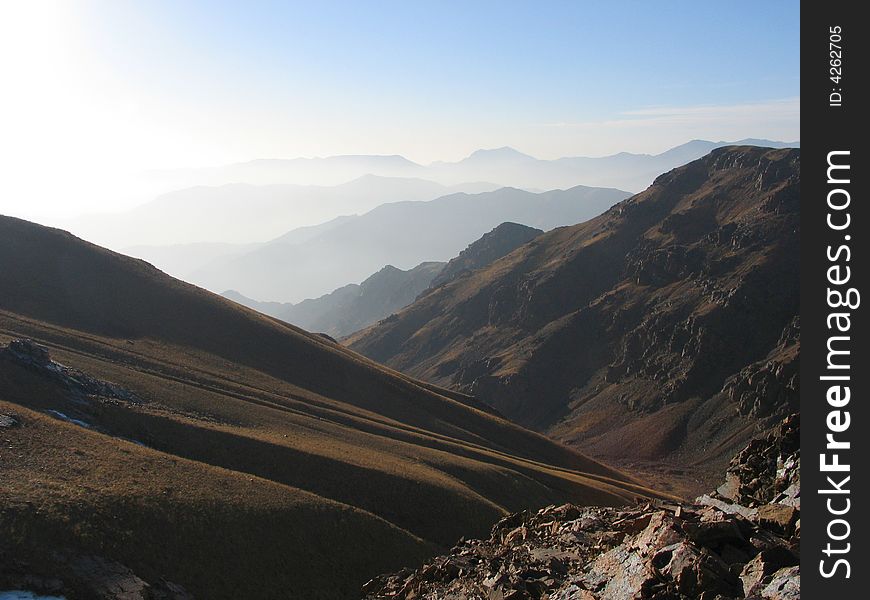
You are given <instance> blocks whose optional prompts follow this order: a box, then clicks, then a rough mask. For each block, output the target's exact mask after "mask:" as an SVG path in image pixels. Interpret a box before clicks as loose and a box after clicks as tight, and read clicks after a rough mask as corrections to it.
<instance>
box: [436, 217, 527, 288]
mask: <svg viewBox="0 0 870 600" xmlns="http://www.w3.org/2000/svg"><path fill="white" fill-rule="evenodd" d="M542 233H544V232H543V231H542V230H540V229H535V228H534V227H527V226H525V225H520V224H518V223H502V224H501V225H499V226H498V227H496V228H495V229H493V230H492V231H490V232H489V233H486V234H484V235H483V237H481V238H480V239H479V240H477V241H476V242H474V243H473V244H470V245H469V246H468V248H466V249H465V250H463V251H462V252H460V253H459V256H457V257H456V258H454V259H452V260H451V261H450V262H448V263H447V265H446V266H445V267H444V269H442V271H441V272H440V273H439V274H438V275H437V276H436V277H435V279H433V280H432V284H431V285H432V287H433V288H435V287H438V286H440V285H443V284H445V283H448V282H450V281H453V280H454V279H456V278H458V277H461V276H463V275H467V274H469V273H471V272H472V271H476V270H477V269H481V268H483V267H486V266H488V265H490V264H492V263H494V262H495V261H496V260H498V259H499V258H501V257H502V256H505V255H506V254H509V253H511V252H513V251H514V250H516V249H517V248H519V247H520V246H522V245H523V244H525V243H527V242H529V241H531V240H533V239H534V238H536V237H537V236H539V235H540V234H542Z"/></svg>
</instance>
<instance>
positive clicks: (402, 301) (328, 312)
mask: <svg viewBox="0 0 870 600" xmlns="http://www.w3.org/2000/svg"><path fill="white" fill-rule="evenodd" d="M540 233H543V232H542V231H541V230H540V229H535V228H533V227H526V226H525V225H519V224H517V223H502V224H501V225H499V226H498V227H496V228H495V229H493V230H492V231H490V232H488V233H486V234H484V235H483V237H481V238H480V239H479V240H477V241H475V242H473V243H472V244H470V245H469V246H468V248H466V249H465V250H463V251H462V252H460V253H459V256H457V257H456V258H454V259H452V260H451V261H450V262H448V263H446V264H445V263H440V262H424V263H420V264H419V265H417V266H416V267H414V268H413V269H408V270H407V271H402V270H401V269H397V268H396V267H394V266H392V265H387V266H385V267H384V268H383V269H381V270H380V271H378V272H377V273H375V274H374V275H372V276H370V277H368V278H367V279H365V280H364V281H363V282H362V283H361V284H359V285H357V284H355V283H351V284H348V285H345V286H343V287H340V288H338V289H337V290H334V291H332V292H330V293H329V294H325V295H323V296H321V297H319V298H313V299H309V300H303V301H302V302H300V303H298V304H293V303H290V302H258V301H256V300H252V299H250V298H247V297H245V296H243V295H242V294H240V293H239V292H237V291H235V290H227V291H225V292H223V294H221V295H222V296H224V297H225V298H229V299H230V300H233V301H234V302H238V303H239V304H242V305H243V306H247V307H249V308H253V309H254V310H256V311H259V312H261V313H263V314H266V315H271V316H273V317H276V318H278V319H281V320H283V321H286V322H287V323H291V324H293V325H297V326H299V327H302V328H303V329H306V330H308V331H315V332H318V333H325V334H326V335H329V336H331V337H333V338H339V339H340V338H343V337H345V336H348V335H350V334H352V333H355V332H356V331H359V330H360V329H362V328H364V327H367V326H368V325H371V324H372V323H375V322H377V321H380V320H381V319H384V318H386V317H388V316H390V315H392V314H393V313H395V312H396V311H398V310H400V309H402V308H404V307H405V306H407V305H409V304H411V302H413V301H414V300H415V299H416V298H417V297H418V296H419V295H420V294H421V293H423V292H424V291H425V290H427V289H428V288H430V287H434V286H439V285H442V284H443V283H446V282H447V281H451V280H453V279H455V278H456V277H461V276H464V275H465V274H466V273H468V272H470V271H473V270H475V269H480V268H483V267H485V266H487V265H489V264H490V263H491V262H493V261H494V260H496V259H498V258H501V257H502V256H504V255H505V254H507V253H508V252H510V251H512V250H514V249H515V248H517V247H518V246H521V245H522V244H524V243H526V242H527V241H529V240H530V239H532V238H533V237H535V236H536V235H538V234H540Z"/></svg>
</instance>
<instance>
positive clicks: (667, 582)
mask: <svg viewBox="0 0 870 600" xmlns="http://www.w3.org/2000/svg"><path fill="white" fill-rule="evenodd" d="M798 430H799V421H798V418H797V417H796V416H795V417H790V418H788V419H786V421H785V422H784V423H783V424H782V425H781V426H780V427H779V428H778V429H777V430H776V431H775V432H773V433H771V434H770V435H769V436H767V437H766V438H763V439H759V440H755V441H753V442H752V443H751V444H750V445H749V446H748V447H747V448H746V449H745V450H744V451H743V452H741V453H740V454H739V455H738V456H737V457H735V459H734V460H733V461H732V463H731V465H730V467H729V470H728V473H729V479H730V481H731V482H732V483H733V484H734V485H732V486H731V489H732V490H734V492H733V493H732V494H731V496H729V497H725V496H722V495H721V494H720V493H714V494H713V495H710V496H702V497H700V498H698V499H697V500H696V501H695V502H694V503H690V504H689V503H687V504H667V503H661V502H658V503H652V504H646V505H644V506H638V507H635V508H632V509H627V510H626V509H615V508H596V507H579V506H574V505H571V504H565V505H563V506H558V507H557V506H550V507H547V508H545V509H543V510H541V511H538V512H537V513H528V512H522V513H516V514H513V515H510V516H508V517H505V518H503V519H502V520H500V521H499V522H498V523H497V524H496V525H495V526H494V527H493V529H492V535H491V536H490V538H489V539H488V540H468V541H465V540H461V541H460V542H459V543H458V544H457V545H456V546H455V547H454V548H453V549H452V550H451V552H450V554H449V555H446V556H441V557H438V558H436V559H434V560H432V561H429V562H428V563H427V564H426V565H425V566H423V567H422V568H421V569H419V570H417V571H409V570H404V571H401V572H399V573H395V574H392V575H384V576H380V577H376V578H375V579H373V580H371V581H369V582H368V583H367V584H366V585H365V586H364V587H363V595H364V596H365V598H367V599H368V600H384V599H387V598H394V599H397V600H399V599H401V600H409V599H412V598H415V599H432V600H435V599H438V600H445V599H451V600H472V599H479V598H482V599H487V600H494V599H499V600H508V599H510V600H528V599H536V600H630V599H637V600H641V599H642V600H695V599H698V598H702V599H708V598H709V599H711V600H713V599H715V600H726V599H736V598H753V599H756V600H761V599H771V600H774V599H775V600H791V599H795V600H797V599H799V598H800V569H799V567H798V554H799V550H800V455H799V449H798V448H797V445H796V443H797V439H798V433H799V431H798ZM754 482H762V483H760V484H756V483H754ZM740 503H744V504H740Z"/></svg>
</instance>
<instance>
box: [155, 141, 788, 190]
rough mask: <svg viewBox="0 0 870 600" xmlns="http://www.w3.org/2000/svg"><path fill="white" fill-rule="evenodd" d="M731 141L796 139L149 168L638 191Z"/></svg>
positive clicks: (170, 177)
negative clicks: (449, 158) (434, 158)
mask: <svg viewBox="0 0 870 600" xmlns="http://www.w3.org/2000/svg"><path fill="white" fill-rule="evenodd" d="M727 145H751V146H762V147H772V148H783V147H797V146H799V143H798V142H775V141H771V140H759V139H744V140H740V141H731V142H725V141H719V142H714V141H709V140H692V141H690V142H687V143H685V144H681V145H680V146H676V147H674V148H671V149H670V150H667V151H665V152H662V153H659V154H633V153H630V152H620V153H618V154H613V155H610V156H602V157H586V156H570V157H564V158H558V159H554V160H542V159H538V158H535V157H533V156H530V155H528V154H524V153H522V152H519V151H517V150H515V149H513V148H508V147H505V148H495V149H481V150H477V151H475V152H473V153H471V154H470V155H469V156H467V157H466V158H464V159H462V160H459V161H455V162H444V161H438V162H434V163H431V164H428V165H423V164H419V163H415V162H413V161H410V160H408V159H406V158H404V157H401V156H395V155H394V156H365V155H361V156H353V155H346V156H330V157H324V158H295V159H268V160H254V161H250V162H246V163H238V164H233V165H227V166H224V167H217V168H208V169H179V170H171V171H160V172H152V173H151V174H150V178H151V179H152V180H155V181H159V182H162V184H163V185H164V186H165V187H168V188H169V189H178V188H185V187H190V186H193V185H224V184H228V183H239V182H244V183H250V184H254V185H271V184H288V183H291V184H297V185H337V184H340V183H344V182H347V181H350V180H352V179H356V178H358V177H362V176H364V175H378V176H381V177H401V178H421V179H427V180H430V181H435V182H438V183H440V184H443V185H456V184H460V183H464V182H468V181H488V182H492V183H496V184H499V185H502V186H513V187H519V188H527V189H554V188H568V187H573V186H575V185H580V184H584V185H593V186H600V187H615V188H619V189H626V190H631V191H640V190H642V189H644V188H645V187H647V186H648V185H649V184H650V183H652V181H653V179H654V178H655V177H656V176H657V175H659V174H660V173H663V172H665V171H668V170H670V169H673V168H674V167H678V166H681V165H684V164H686V163H687V162H689V161H692V160H695V159H697V158H700V157H702V156H704V155H705V154H707V153H708V152H710V151H711V150H713V149H714V148H720V147H722V146H727Z"/></svg>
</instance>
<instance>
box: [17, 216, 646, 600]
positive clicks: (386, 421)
mask: <svg viewBox="0 0 870 600" xmlns="http://www.w3.org/2000/svg"><path fill="white" fill-rule="evenodd" d="M20 338H32V339H34V340H36V341H37V342H38V343H39V344H41V345H44V346H45V347H46V348H47V349H48V350H49V352H50V353H51V359H52V360H54V361H56V363H59V364H62V365H65V366H66V367H68V369H66V370H64V369H63V368H62V367H57V366H50V368H39V367H35V366H33V365H28V364H24V363H22V362H21V360H19V359H17V358H16V357H15V356H13V355H12V354H10V353H9V352H8V351H5V352H0V414H8V415H14V416H15V420H16V421H17V423H18V424H17V425H14V426H10V427H4V428H3V429H2V430H0V440H2V442H3V448H4V450H3V451H0V465H2V468H0V477H2V479H3V485H2V486H0V498H2V512H0V538H3V539H4V540H11V542H10V544H8V545H6V546H5V547H4V551H6V552H9V551H13V552H14V553H15V555H16V556H21V557H27V560H28V565H29V567H27V568H30V569H32V570H33V571H34V572H40V573H44V572H47V573H49V574H50V573H55V574H58V575H59V576H63V575H64V573H66V572H67V571H66V570H65V569H67V567H66V566H65V565H66V564H67V563H66V562H64V561H63V560H61V559H59V558H57V557H53V555H51V554H50V553H48V552H46V549H47V548H52V549H63V550H64V551H65V552H68V553H70V554H71V555H73V556H79V555H89V554H96V555H99V556H104V557H107V558H108V559H111V560H113V561H118V562H120V563H122V564H124V565H126V566H127V567H129V568H130V569H132V570H133V571H134V572H135V573H136V574H137V575H138V576H139V577H141V578H143V579H144V580H146V581H148V582H149V583H152V584H154V585H157V582H159V581H160V580H162V579H166V580H168V581H171V582H175V583H178V584H181V585H183V586H184V587H185V588H186V589H188V591H190V592H192V593H193V594H194V595H196V596H197V597H200V598H229V597H233V598H235V597H240V596H241V597H252V598H287V597H298V598H345V597H353V596H354V594H355V590H357V589H358V588H359V585H360V584H361V583H362V582H363V581H364V580H365V579H366V578H367V577H369V576H370V575H372V574H375V573H378V572H382V571H385V570H390V569H395V568H398V567H401V566H403V565H410V566H413V565H415V564H417V563H419V562H420V560H422V559H423V558H424V557H425V556H428V555H431V553H433V552H434V551H436V549H443V548H445V547H448V546H449V545H452V544H453V543H454V542H455V541H456V540H457V539H458V538H459V537H461V536H467V535H480V534H481V533H483V532H485V530H486V529H487V528H488V527H489V525H490V524H491V523H492V522H493V520H494V519H495V518H497V517H498V516H499V515H501V514H503V513H505V512H506V511H513V510H518V509H522V508H525V507H535V506H542V505H545V504H549V503H553V502H562V501H566V500H570V501H573V502H578V503H595V504H605V505H616V504H621V503H625V502H630V501H632V500H634V499H635V498H637V497H639V496H641V495H645V494H650V493H652V492H650V491H649V490H646V489H645V488H642V487H640V486H638V485H637V484H635V483H633V482H631V481H629V480H628V479H627V478H626V477H625V476H624V475H622V474H621V473H619V472H618V471H614V470H613V469H610V468H608V467H606V466H603V465H601V464H599V463H597V462H595V461H592V460H590V459H588V458H586V457H584V456H582V455H580V454H578V453H576V452H574V451H571V450H569V449H567V448H565V447H563V446H560V445H557V444H555V443H553V442H551V441H549V440H547V439H546V438H544V437H542V436H540V435H537V434H534V433H531V432H529V431H527V430H525V429H522V428H520V427H518V426H515V425H513V424H510V423H509V422H507V421H505V420H503V419H501V418H499V417H498V416H496V415H494V414H493V413H492V411H490V410H488V409H483V407H480V406H478V405H477V404H476V402H475V401H474V400H473V399H472V398H470V397H467V396H464V395H462V394H458V393H454V392H447V391H444V390H440V389H439V388H435V387H433V386H431V385H428V384H424V383H421V382H419V381H416V380H414V379H411V378H409V377H406V376H403V375H400V374H398V373H396V372H394V371H391V370H389V369H386V368H384V367H381V366H379V365H377V364H375V363H373V362H371V361H369V360H367V359H365V358H363V357H361V356H359V355H357V354H355V353H353V352H351V351H350V350H347V349H345V348H343V347H341V346H339V345H337V344H334V343H332V342H330V341H328V340H326V339H325V338H323V337H321V336H318V335H313V334H309V333H306V332H304V331H302V330H299V329H297V328H294V327H292V326H289V325H287V324H285V323H282V322H280V321H278V320H275V319H271V318H268V317H264V316H262V315H259V314H258V313H255V312H254V311H251V310H248V309H246V308H243V307H241V306H239V305H237V304H234V303H232V302H230V301H228V300H225V299H222V298H220V297H218V296H215V295H213V294H210V293H208V292H205V291H203V290H200V289H198V288H195V287H193V286H190V285H188V284H184V283H182V282H179V281H177V280H174V279H172V278H170V277H168V276H166V275H164V274H163V273H161V272H159V271H157V270H156V269H154V268H153V267H151V266H150V265H148V264H147V263H144V262H142V261H138V260H134V259H130V258H127V257H123V256H120V255H117V254H114V253H112V252H109V251H106V250H104V249H101V248H98V247H96V246H93V245H90V244H87V243H84V242H82V241H81V240H78V239H76V238H74V237H73V236H71V235H69V234H67V233H65V232H62V231H58V230H53V229H47V228H44V227H40V226H37V225H33V224H31V223H27V222H24V221H20V220H17V219H11V218H6V217H0V345H5V344H7V343H8V342H9V341H10V340H13V339H20ZM51 364H52V365H53V364H54V363H51ZM58 370H60V371H61V372H63V373H67V375H69V373H72V374H73V375H72V376H73V377H74V378H78V380H83V378H85V379H86V378H87V377H93V378H97V379H98V380H101V381H107V382H112V383H114V384H116V385H118V386H121V389H124V390H127V391H128V392H129V393H130V394H131V396H130V397H132V398H135V401H132V400H126V399H125V398H126V397H127V396H125V395H124V394H122V395H121V396H120V398H121V399H118V398H115V397H111V394H109V396H101V395H100V394H96V395H93V394H92V395H88V396H86V397H82V395H81V394H76V393H73V392H74V387H75V386H73V387H70V386H71V385H72V384H70V383H69V381H68V380H65V379H62V378H61V379H57V377H56V376H55V375H50V374H47V373H49V372H55V371H58ZM113 389H114V388H113ZM125 393H126V392H125ZM59 415H64V416H65V417H67V418H68V419H75V420H77V421H78V422H81V423H84V424H86V425H87V426H86V427H83V426H79V425H75V424H71V423H69V422H65V421H64V420H62V419H59V418H57V417H58V416H59ZM2 576H3V572H2V571H0V581H2ZM76 577H77V576H76V575H75V574H71V575H68V577H67V580H68V581H69V582H71V583H70V584H69V585H71V586H73V587H74V586H75V585H78V584H76V581H78V579H76ZM82 585H83V584H82ZM71 589H72V588H71ZM74 592H75V590H74V589H72V592H70V596H69V597H71V598H72V597H75V593H74ZM80 597H87V595H86V594H85V596H80Z"/></svg>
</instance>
